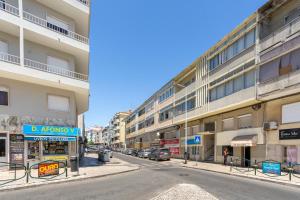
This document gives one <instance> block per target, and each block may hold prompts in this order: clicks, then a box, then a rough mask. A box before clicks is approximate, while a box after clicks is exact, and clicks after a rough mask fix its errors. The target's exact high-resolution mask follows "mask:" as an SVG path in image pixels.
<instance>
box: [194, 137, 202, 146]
mask: <svg viewBox="0 0 300 200" xmlns="http://www.w3.org/2000/svg"><path fill="white" fill-rule="evenodd" d="M194 140H195V143H196V144H200V143H201V136H200V135H195V137H194Z"/></svg>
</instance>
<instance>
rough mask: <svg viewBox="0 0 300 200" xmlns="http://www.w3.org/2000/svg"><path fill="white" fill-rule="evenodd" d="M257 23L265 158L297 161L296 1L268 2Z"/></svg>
mask: <svg viewBox="0 0 300 200" xmlns="http://www.w3.org/2000/svg"><path fill="white" fill-rule="evenodd" d="M258 13H259V19H258V23H259V24H260V34H259V37H260V42H259V46H258V49H259V60H260V62H259V66H260V69H259V76H258V85H257V97H258V99H259V100H260V101H263V102H266V103H265V104H266V106H265V115H264V122H265V124H264V129H265V131H266V141H267V142H266V145H267V155H266V157H267V159H274V160H278V161H281V162H287V163H288V162H291V163H299V162H300V132H299V131H300V129H299V128H300V118H299V111H300V110H299V109H300V96H299V92H300V90H299V83H300V82H299V81H300V80H299V69H300V35H299V30H300V18H299V16H300V2H299V1H297V0H290V1H283V0H281V1H269V2H268V3H267V4H265V5H264V6H263V7H261V8H260V9H259V10H258Z"/></svg>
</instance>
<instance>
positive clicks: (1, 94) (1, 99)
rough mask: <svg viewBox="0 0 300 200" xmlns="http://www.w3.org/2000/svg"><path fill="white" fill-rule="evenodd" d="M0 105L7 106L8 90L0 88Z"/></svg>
mask: <svg viewBox="0 0 300 200" xmlns="http://www.w3.org/2000/svg"><path fill="white" fill-rule="evenodd" d="M0 105H1V106H8V89H6V88H4V87H0Z"/></svg>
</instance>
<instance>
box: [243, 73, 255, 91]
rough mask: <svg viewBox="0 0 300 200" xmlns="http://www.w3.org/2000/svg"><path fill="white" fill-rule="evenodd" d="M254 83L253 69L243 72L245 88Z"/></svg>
mask: <svg viewBox="0 0 300 200" xmlns="http://www.w3.org/2000/svg"><path fill="white" fill-rule="evenodd" d="M254 84H255V71H254V70H252V71H250V72H247V73H246V74H245V88H249V87H252V86H254Z"/></svg>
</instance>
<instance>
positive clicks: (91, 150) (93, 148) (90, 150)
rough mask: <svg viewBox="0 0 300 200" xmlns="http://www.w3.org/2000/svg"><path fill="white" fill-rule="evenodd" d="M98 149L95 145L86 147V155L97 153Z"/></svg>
mask: <svg viewBox="0 0 300 200" xmlns="http://www.w3.org/2000/svg"><path fill="white" fill-rule="evenodd" d="M98 151H99V147H98V146H97V145H89V146H87V147H86V150H85V152H86V153H98Z"/></svg>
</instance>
